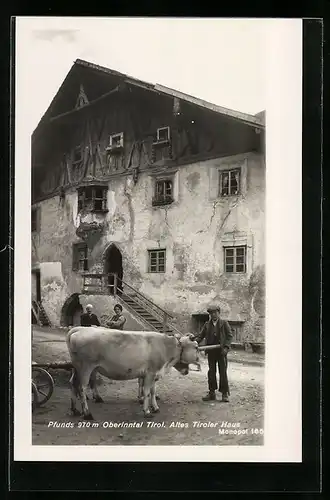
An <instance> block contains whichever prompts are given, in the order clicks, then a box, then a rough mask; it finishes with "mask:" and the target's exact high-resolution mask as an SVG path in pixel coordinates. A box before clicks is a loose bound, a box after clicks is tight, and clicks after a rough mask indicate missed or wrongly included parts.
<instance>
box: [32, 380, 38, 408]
mask: <svg viewBox="0 0 330 500" xmlns="http://www.w3.org/2000/svg"><path fill="white" fill-rule="evenodd" d="M38 404H39V395H38V389H37V386H36V384H35V383H34V382H32V411H34V410H35V409H36V407H37V406H38Z"/></svg>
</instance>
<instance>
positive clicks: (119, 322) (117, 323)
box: [106, 304, 126, 330]
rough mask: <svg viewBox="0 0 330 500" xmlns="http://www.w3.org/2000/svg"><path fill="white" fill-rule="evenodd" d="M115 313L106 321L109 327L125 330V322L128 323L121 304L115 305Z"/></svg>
mask: <svg viewBox="0 0 330 500" xmlns="http://www.w3.org/2000/svg"><path fill="white" fill-rule="evenodd" d="M114 311H115V314H114V315H113V316H112V318H111V319H110V321H108V322H107V323H106V325H107V327H108V328H112V329H113V330H124V324H125V323H126V318H125V316H123V308H122V306H121V305H120V304H116V305H115V307H114Z"/></svg>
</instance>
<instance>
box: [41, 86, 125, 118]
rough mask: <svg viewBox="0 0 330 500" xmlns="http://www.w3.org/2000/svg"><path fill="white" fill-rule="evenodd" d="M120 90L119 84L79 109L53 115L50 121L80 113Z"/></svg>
mask: <svg viewBox="0 0 330 500" xmlns="http://www.w3.org/2000/svg"><path fill="white" fill-rule="evenodd" d="M119 90H120V86H119V85H118V86H117V87H116V88H114V89H112V90H110V92H107V93H106V94H103V95H101V96H100V97H98V98H97V99H94V101H91V102H90V103H89V104H85V106H83V107H82V108H78V109H73V110H71V111H66V112H65V113H61V114H60V115H57V116H53V118H50V120H49V121H50V122H54V121H56V120H59V119H60V118H64V117H66V116H69V115H74V114H76V113H80V112H81V111H82V110H84V109H86V108H90V107H91V106H93V105H94V104H96V103H98V102H100V101H101V100H103V99H105V98H106V97H109V96H110V95H112V94H115V93H116V92H118V91H119Z"/></svg>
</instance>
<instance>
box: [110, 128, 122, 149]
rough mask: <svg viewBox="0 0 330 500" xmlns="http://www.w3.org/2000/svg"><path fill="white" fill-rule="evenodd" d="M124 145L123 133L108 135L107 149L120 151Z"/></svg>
mask: <svg viewBox="0 0 330 500" xmlns="http://www.w3.org/2000/svg"><path fill="white" fill-rule="evenodd" d="M123 147H124V133H123V132H120V133H119V134H112V135H110V139H109V147H108V148H107V151H121V150H122V148H123Z"/></svg>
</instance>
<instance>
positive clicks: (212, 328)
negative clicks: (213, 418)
mask: <svg viewBox="0 0 330 500" xmlns="http://www.w3.org/2000/svg"><path fill="white" fill-rule="evenodd" d="M207 312H208V313H209V315H210V320H209V321H207V322H206V323H205V325H204V326H203V328H202V331H201V332H200V334H199V335H197V336H196V339H195V340H197V342H198V343H200V342H201V341H202V340H203V339H204V338H205V340H206V345H215V344H219V346H220V347H219V348H218V349H210V350H209V351H207V358H208V364H209V371H208V374H207V376H208V385H209V393H208V394H207V396H205V397H204V398H203V401H214V400H215V399H216V397H215V391H216V390H217V387H218V384H217V366H218V369H219V392H221V393H222V401H224V402H225V403H227V402H228V401H229V398H228V396H229V394H230V392H229V384H228V376H227V353H228V351H229V348H230V344H231V341H232V338H233V334H232V331H231V328H230V326H229V323H228V321H225V320H222V319H221V318H220V307H218V306H211V307H209V308H208V310H207Z"/></svg>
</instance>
